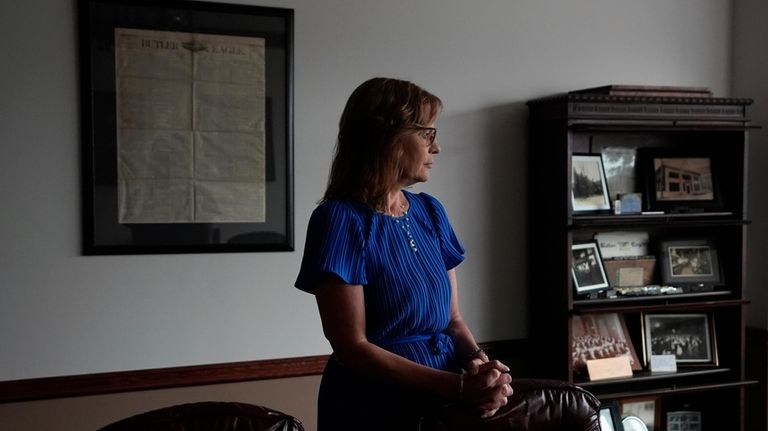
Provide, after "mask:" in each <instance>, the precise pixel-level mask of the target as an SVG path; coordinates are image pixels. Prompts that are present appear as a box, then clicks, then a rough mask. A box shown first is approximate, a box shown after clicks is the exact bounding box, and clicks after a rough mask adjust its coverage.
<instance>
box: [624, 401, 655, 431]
mask: <svg viewBox="0 0 768 431" xmlns="http://www.w3.org/2000/svg"><path fill="white" fill-rule="evenodd" d="M659 400H660V397H659V396H649V397H634V398H624V399H622V400H621V417H622V418H626V417H628V416H635V417H637V418H639V419H640V420H642V421H643V423H644V424H645V426H646V427H647V428H648V431H655V430H658V429H659V428H660V426H661V424H660V415H661V409H660V408H659Z"/></svg>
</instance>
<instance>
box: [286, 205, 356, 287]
mask: <svg viewBox="0 0 768 431" xmlns="http://www.w3.org/2000/svg"><path fill="white" fill-rule="evenodd" d="M363 221H364V218H363V215H362V214H361V212H360V211H359V209H356V208H355V207H354V205H353V204H351V203H347V202H340V201H326V202H324V203H322V204H320V206H318V207H317V208H315V210H314V211H313V212H312V216H311V217H310V219H309V225H308V227H307V240H306V244H305V245H304V256H303V257H302V260H301V269H300V270H299V275H298V277H297V279H296V283H295V286H296V287H297V288H299V289H301V290H303V291H305V292H309V293H314V291H315V289H316V288H317V285H318V284H319V283H321V282H323V281H324V280H325V279H326V278H327V277H328V276H336V277H339V278H341V279H342V280H344V282H345V283H348V284H367V282H368V281H367V280H366V275H365V237H364V235H363V233H364V231H363Z"/></svg>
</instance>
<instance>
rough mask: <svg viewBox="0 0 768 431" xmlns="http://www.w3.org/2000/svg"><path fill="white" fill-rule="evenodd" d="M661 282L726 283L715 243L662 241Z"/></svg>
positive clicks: (691, 283)
mask: <svg viewBox="0 0 768 431" xmlns="http://www.w3.org/2000/svg"><path fill="white" fill-rule="evenodd" d="M659 245H660V252H659V255H660V256H661V281H662V283H663V284H665V285H668V286H690V285H700V286H717V285H721V284H723V277H722V274H721V270H720V259H718V256H717V248H716V247H715V244H714V242H712V241H710V240H707V239H680V240H671V241H661V242H660V244H659Z"/></svg>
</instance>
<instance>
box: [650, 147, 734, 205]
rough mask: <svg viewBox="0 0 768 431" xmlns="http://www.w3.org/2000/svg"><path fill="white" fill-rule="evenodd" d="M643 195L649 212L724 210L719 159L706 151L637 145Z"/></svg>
mask: <svg viewBox="0 0 768 431" xmlns="http://www.w3.org/2000/svg"><path fill="white" fill-rule="evenodd" d="M638 166H639V168H640V169H641V173H640V176H641V181H642V186H643V197H644V199H645V206H646V209H647V210H648V211H663V212H665V213H672V214H675V213H704V212H718V213H719V212H723V207H724V205H723V196H722V193H721V192H720V166H719V164H718V158H717V157H713V156H712V155H711V154H710V153H708V152H705V151H689V150H685V149H680V148H674V149H673V148H640V149H638Z"/></svg>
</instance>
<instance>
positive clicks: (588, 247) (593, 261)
mask: <svg viewBox="0 0 768 431" xmlns="http://www.w3.org/2000/svg"><path fill="white" fill-rule="evenodd" d="M571 274H572V275H573V286H574V287H575V289H576V293H579V294H582V293H588V292H592V291H597V290H602V289H606V288H608V287H609V283H608V276H607V274H606V272H605V266H603V258H602V257H601V256H600V248H599V247H598V245H597V242H595V241H592V242H585V243H580V244H573V245H572V246H571Z"/></svg>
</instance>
